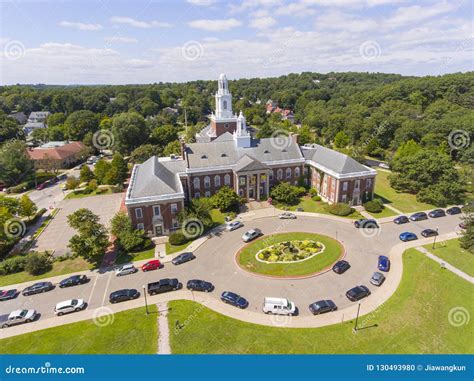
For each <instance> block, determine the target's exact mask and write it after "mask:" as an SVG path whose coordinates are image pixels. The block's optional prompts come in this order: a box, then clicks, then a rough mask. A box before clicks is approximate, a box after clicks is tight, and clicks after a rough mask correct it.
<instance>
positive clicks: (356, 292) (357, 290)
mask: <svg viewBox="0 0 474 381" xmlns="http://www.w3.org/2000/svg"><path fill="white" fill-rule="evenodd" d="M369 295H370V290H369V289H368V288H367V287H365V286H356V287H354V288H351V289H350V290H349V291H347V292H346V296H347V299H349V300H350V301H351V302H357V301H358V300H361V299H363V298H365V297H367V296H369Z"/></svg>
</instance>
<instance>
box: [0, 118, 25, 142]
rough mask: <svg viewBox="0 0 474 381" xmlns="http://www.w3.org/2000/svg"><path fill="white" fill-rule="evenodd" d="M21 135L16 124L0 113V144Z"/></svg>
mask: <svg viewBox="0 0 474 381" xmlns="http://www.w3.org/2000/svg"><path fill="white" fill-rule="evenodd" d="M20 135H22V132H21V129H20V126H19V125H18V123H17V122H16V121H15V120H14V119H12V118H9V117H7V116H6V115H4V114H2V113H1V112H0V143H2V142H5V141H7V140H9V139H14V138H17V137H19V136H20Z"/></svg>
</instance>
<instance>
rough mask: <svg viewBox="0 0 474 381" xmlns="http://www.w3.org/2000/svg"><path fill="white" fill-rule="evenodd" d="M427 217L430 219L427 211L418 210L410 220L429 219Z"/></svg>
mask: <svg viewBox="0 0 474 381" xmlns="http://www.w3.org/2000/svg"><path fill="white" fill-rule="evenodd" d="M427 219H428V215H427V214H426V213H425V212H418V213H415V214H412V215H411V216H410V220H412V221H422V220H427Z"/></svg>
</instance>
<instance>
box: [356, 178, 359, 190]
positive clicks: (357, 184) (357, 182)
mask: <svg viewBox="0 0 474 381" xmlns="http://www.w3.org/2000/svg"><path fill="white" fill-rule="evenodd" d="M359 188H360V180H356V181H355V189H359Z"/></svg>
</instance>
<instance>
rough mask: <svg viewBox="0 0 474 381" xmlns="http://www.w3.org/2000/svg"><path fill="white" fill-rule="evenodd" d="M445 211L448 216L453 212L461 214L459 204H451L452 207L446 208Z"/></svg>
mask: <svg viewBox="0 0 474 381" xmlns="http://www.w3.org/2000/svg"><path fill="white" fill-rule="evenodd" d="M446 213H447V214H449V215H450V216H452V215H453V214H461V208H460V207H459V206H453V207H452V208H449V209H446Z"/></svg>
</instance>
